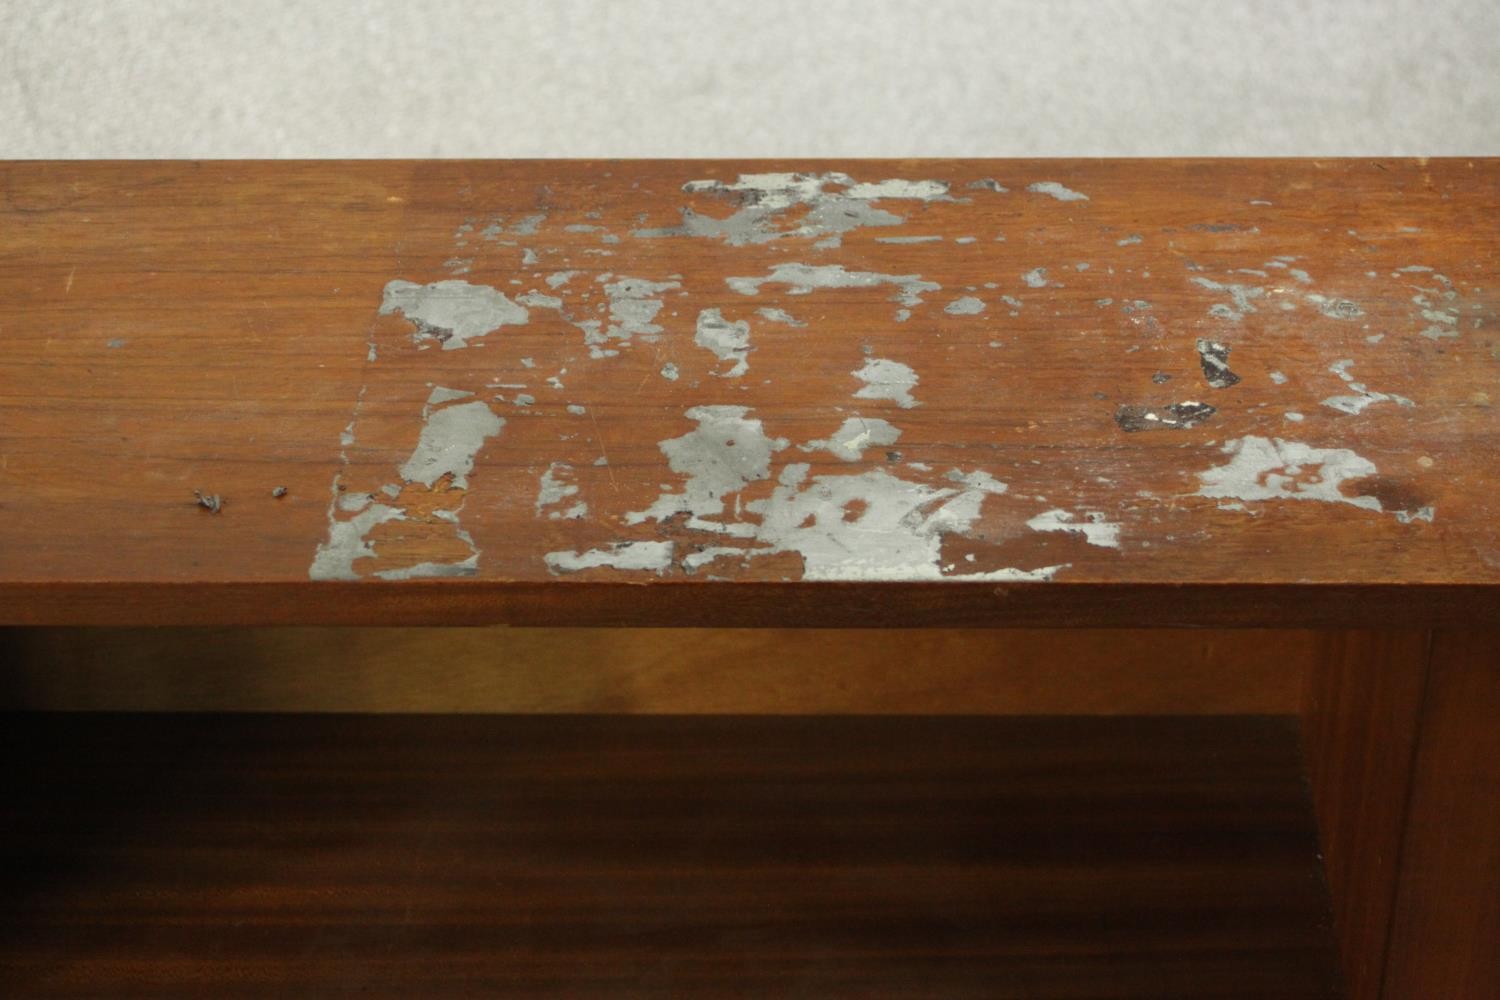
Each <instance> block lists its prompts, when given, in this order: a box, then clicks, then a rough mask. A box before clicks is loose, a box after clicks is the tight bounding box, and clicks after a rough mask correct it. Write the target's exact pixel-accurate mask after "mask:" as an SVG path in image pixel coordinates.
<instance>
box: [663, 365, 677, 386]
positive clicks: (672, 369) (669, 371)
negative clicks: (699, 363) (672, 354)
mask: <svg viewBox="0 0 1500 1000" xmlns="http://www.w3.org/2000/svg"><path fill="white" fill-rule="evenodd" d="M680 374H681V373H680V372H678V370H677V365H676V364H674V363H673V362H671V361H668V362H667V363H666V364H664V365H662V366H661V377H662V378H664V379H666V380H667V381H668V382H676V381H677V379H678V377H679V375H680Z"/></svg>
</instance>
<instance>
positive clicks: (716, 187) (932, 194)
mask: <svg viewBox="0 0 1500 1000" xmlns="http://www.w3.org/2000/svg"><path fill="white" fill-rule="evenodd" d="M683 190H684V191H686V192H688V193H689V194H713V195H718V196H721V197H730V198H735V199H737V200H738V201H739V206H740V207H739V209H738V210H737V211H735V212H734V213H733V214H732V215H730V216H728V217H726V218H714V217H712V216H706V215H699V214H698V213H697V212H694V211H693V210H692V209H683V210H682V221H681V222H680V223H679V224H678V225H676V226H671V227H668V228H665V229H637V230H635V231H634V232H633V233H632V235H634V236H637V237H641V238H647V239H650V238H655V237H671V236H693V237H701V238H706V239H721V240H723V241H724V242H725V243H728V244H729V245H731V246H744V245H746V244H754V243H768V242H770V241H772V240H778V239H787V238H799V239H816V240H818V243H817V246H819V247H820V248H826V247H835V246H838V245H839V243H840V242H841V240H842V237H843V234H844V233H847V232H850V231H852V230H855V229H859V228H862V227H866V226H872V227H880V226H899V225H900V224H901V223H903V222H905V221H906V219H905V217H904V216H901V215H897V214H895V213H894V212H890V211H888V210H886V209H883V208H876V207H874V205H872V204H871V202H873V201H878V200H888V201H899V200H916V201H923V202H926V201H935V200H940V199H946V198H947V197H948V186H947V185H946V184H944V183H942V182H941V181H905V180H889V181H880V182H877V183H874V184H856V183H855V182H854V180H853V179H852V178H851V177H849V176H848V175H847V174H841V173H826V174H795V173H766V174H741V175H740V176H739V178H738V179H737V180H734V181H731V182H728V183H725V182H723V181H718V180H701V181H690V182H688V183H687V184H684V185H683ZM794 209H805V210H804V211H803V212H802V214H801V216H800V218H799V219H798V220H797V224H796V225H795V226H793V227H792V228H788V229H782V228H780V226H779V224H780V223H781V222H782V221H783V219H784V217H785V216H786V215H788V214H791V213H792V211H793V210H794Z"/></svg>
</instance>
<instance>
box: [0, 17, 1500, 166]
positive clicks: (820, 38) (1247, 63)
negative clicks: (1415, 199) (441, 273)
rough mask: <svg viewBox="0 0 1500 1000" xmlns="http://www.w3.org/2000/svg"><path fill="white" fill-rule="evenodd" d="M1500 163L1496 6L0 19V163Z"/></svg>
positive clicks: (1499, 60)
mask: <svg viewBox="0 0 1500 1000" xmlns="http://www.w3.org/2000/svg"><path fill="white" fill-rule="evenodd" d="M1486 153H1487V154H1496V153H1500V2H1496V0H1343V2H1340V0H1303V2H1294V0H1238V2H1231V0H1032V2H1026V3H1021V2H1015V0H1005V2H999V0H990V2H986V0H919V2H913V0H823V2H819V0H755V2H730V0H510V2H494V3H484V2H478V0H471V2H460V0H427V2H422V0H364V2H354V0H336V2H335V0H113V2H106V0H0V156H3V157H10V158H16V157H185V156H204V157H228V156H256V157H259V156H269V157H277V156H320V157H321V156H419V157H426V156H477V157H505V156H595V155H608V156H687V155H701V156H752V155H754V156H783V155H830V156H846V155H848V156H853V155H865V156H878V155H892V156H900V155H914V154H927V155H996V156H1000V155H1012V156H1025V155H1189V154H1210V155H1251V154H1267V155H1269V154H1285V155H1299V154H1326V155H1332V154H1387V155H1389V154H1427V155H1443V154H1459V155H1461V154H1486Z"/></svg>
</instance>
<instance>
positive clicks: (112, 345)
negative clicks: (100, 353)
mask: <svg viewBox="0 0 1500 1000" xmlns="http://www.w3.org/2000/svg"><path fill="white" fill-rule="evenodd" d="M128 343H129V341H128V340H126V339H124V338H123V337H111V338H110V339H109V340H106V341H105V342H104V346H105V347H107V348H109V349H110V350H112V351H118V350H119V349H120V348H122V347H124V346H125V345H126V344H128Z"/></svg>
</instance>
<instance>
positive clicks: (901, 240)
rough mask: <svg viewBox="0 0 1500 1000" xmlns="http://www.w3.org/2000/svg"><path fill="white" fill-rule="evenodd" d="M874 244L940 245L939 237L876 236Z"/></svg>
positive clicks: (941, 240) (940, 239) (941, 239)
mask: <svg viewBox="0 0 1500 1000" xmlns="http://www.w3.org/2000/svg"><path fill="white" fill-rule="evenodd" d="M875 242H876V243H894V244H896V245H898V246H900V245H903V244H908V243H941V242H943V238H942V237H941V236H877V237H875Z"/></svg>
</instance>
